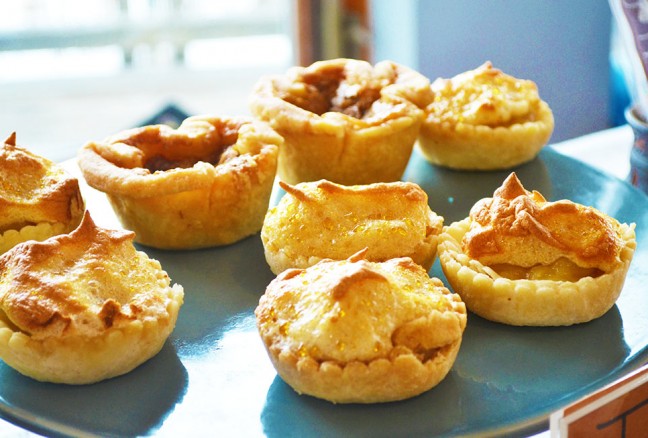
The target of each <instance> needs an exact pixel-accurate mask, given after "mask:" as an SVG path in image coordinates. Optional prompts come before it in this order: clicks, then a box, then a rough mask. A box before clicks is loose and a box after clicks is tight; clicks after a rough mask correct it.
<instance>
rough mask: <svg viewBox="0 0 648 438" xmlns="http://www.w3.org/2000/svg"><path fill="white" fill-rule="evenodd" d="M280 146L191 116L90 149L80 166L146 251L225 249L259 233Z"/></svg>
mask: <svg viewBox="0 0 648 438" xmlns="http://www.w3.org/2000/svg"><path fill="white" fill-rule="evenodd" d="M282 143H283V139H282V138H281V137H280V136H279V135H277V133H276V132H274V131H273V130H272V129H271V128H270V127H269V126H267V125H266V124H265V123H263V122H259V121H254V120H252V119H248V118H244V117H239V118H219V117H210V116H194V117H190V118H188V119H186V120H185V121H184V122H183V123H182V124H181V125H180V127H178V129H172V128H170V127H168V126H165V125H154V126H146V127H143V128H136V129H131V130H127V131H125V132H122V133H119V134H117V135H115V136H113V137H110V138H108V139H106V140H105V141H103V142H99V143H94V142H90V143H88V144H86V145H85V146H84V147H83V148H82V149H81V151H80V152H79V166H80V168H81V171H82V172H83V176H84V177H85V179H86V180H87V182H88V184H89V185H90V186H92V187H94V188H96V189H98V190H100V191H102V192H105V193H106V195H107V197H108V199H109V201H110V203H111V205H112V207H113V209H114V210H115V212H116V214H117V216H118V218H119V220H120V221H121V223H122V225H123V226H124V228H126V229H129V230H133V231H135V233H136V237H135V240H136V241H137V242H140V243H142V244H144V245H148V246H152V247H156V248H167V249H187V248H201V247H209V246H217V245H226V244H230V243H233V242H236V241H238V240H240V239H242V238H244V237H247V236H249V235H252V234H254V233H256V232H258V231H259V230H260V229H261V226H262V224H263V217H264V216H265V213H266V211H267V209H268V203H269V200H270V194H271V191H272V185H273V183H274V178H275V174H276V170H277V154H278V148H279V146H280V145H281V144H282Z"/></svg>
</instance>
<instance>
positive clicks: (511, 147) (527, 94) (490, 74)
mask: <svg viewBox="0 0 648 438" xmlns="http://www.w3.org/2000/svg"><path fill="white" fill-rule="evenodd" d="M432 91H433V92H434V100H433V101H432V103H430V104H429V105H428V106H427V107H426V108H425V118H424V121H423V124H422V125H421V129H420V135H419V141H418V145H419V148H420V150H421V152H422V153H423V155H424V157H425V158H426V159H427V160H428V161H430V162H431V163H433V164H437V165H441V166H445V167H450V168H454V169H472V170H492V169H507V168H511V167H514V166H517V165H519V164H522V163H525V162H527V161H530V160H532V159H533V158H534V157H535V156H536V155H537V154H538V153H539V152H540V150H541V149H542V148H543V147H544V145H545V144H547V142H548V141H549V138H550V137H551V134H552V132H553V128H554V119H553V113H552V112H551V109H550V108H549V105H547V103H546V102H544V101H543V100H541V99H540V96H539V94H538V87H537V85H536V84H535V83H534V82H532V81H529V80H522V79H517V78H514V77H512V76H509V75H507V74H504V73H503V72H502V71H501V70H498V69H495V68H493V66H492V64H491V63H490V62H486V63H484V64H483V65H481V66H480V67H478V68H477V69H475V70H470V71H467V72H464V73H461V74H459V75H457V76H455V77H453V78H451V79H443V78H439V79H437V80H435V81H434V82H433V83H432Z"/></svg>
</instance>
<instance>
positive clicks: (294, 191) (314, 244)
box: [261, 180, 443, 274]
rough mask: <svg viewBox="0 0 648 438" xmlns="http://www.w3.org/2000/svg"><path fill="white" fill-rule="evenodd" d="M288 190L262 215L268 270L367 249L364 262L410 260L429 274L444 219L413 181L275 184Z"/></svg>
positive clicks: (305, 266)
mask: <svg viewBox="0 0 648 438" xmlns="http://www.w3.org/2000/svg"><path fill="white" fill-rule="evenodd" d="M279 184H280V186H281V187H282V188H283V189H284V190H285V191H286V192H287V193H286V194H285V195H284V196H283V198H282V199H281V201H280V202H279V204H278V205H277V206H275V207H273V208H271V209H270V210H268V213H267V214H266V218H265V221H264V224H263V228H262V229H261V239H262V241H263V247H264V251H265V257H266V261H267V262H268V264H269V265H270V268H271V270H272V272H274V273H275V274H279V273H280V272H282V271H284V270H286V269H288V268H307V267H309V266H312V265H314V264H315V263H317V262H319V261H320V260H322V259H327V258H328V259H334V260H344V259H346V258H348V257H350V256H351V255H353V254H355V253H356V252H358V251H360V250H362V249H363V248H367V253H366V258H367V260H371V261H385V260H389V259H392V258H397V257H410V258H411V259H413V260H414V262H416V263H418V264H419V265H421V266H423V267H424V268H425V269H426V270H429V269H430V268H431V266H432V263H433V262H434V259H435V257H436V247H437V240H438V236H439V234H440V233H441V230H442V228H443V218H442V217H441V216H438V215H436V214H435V213H434V212H433V211H432V210H431V209H430V207H429V206H428V197H427V194H426V193H425V192H424V191H423V190H422V189H421V188H420V187H419V186H418V185H416V184H414V183H411V182H392V183H374V184H368V185H357V186H343V185H339V184H335V183H332V182H330V181H326V180H321V181H316V182H308V183H300V184H297V185H294V186H291V185H289V184H286V183H284V182H282V181H280V182H279Z"/></svg>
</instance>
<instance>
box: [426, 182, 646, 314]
mask: <svg viewBox="0 0 648 438" xmlns="http://www.w3.org/2000/svg"><path fill="white" fill-rule="evenodd" d="M635 247H636V239H635V232H634V224H631V225H627V224H621V223H619V222H617V221H616V220H615V219H614V218H611V217H609V216H607V215H605V214H603V213H601V212H599V211H598V210H596V209H594V208H592V207H585V206H582V205H580V204H575V203H572V202H570V201H557V202H548V201H546V200H545V199H544V198H543V197H542V195H541V194H539V193H537V192H528V191H526V190H525V189H524V187H522V185H521V183H520V181H519V180H518V179H517V177H516V176H515V174H511V176H509V178H507V180H506V181H505V182H504V184H503V185H502V187H501V188H499V189H498V190H496V191H495V193H494V196H493V198H485V199H483V200H481V201H479V202H478V203H476V204H475V206H474V207H473V209H472V210H471V213H470V216H469V217H468V218H466V219H464V220H462V221H459V222H455V223H453V224H451V225H450V226H448V227H445V228H444V231H443V233H442V234H441V236H440V237H439V248H438V251H439V259H440V261H441V266H442V268H443V271H444V273H445V275H446V277H447V279H448V281H449V282H450V284H451V286H452V287H453V289H454V290H455V291H456V292H457V293H459V295H461V297H462V299H463V300H464V302H465V303H466V306H467V307H468V309H469V310H471V311H473V312H475V313H477V314H478V315H480V316H482V317H484V318H487V319H491V320H493V321H498V322H503V323H507V324H513V325H570V324H575V323H581V322H586V321H590V320H592V319H595V318H598V317H599V316H601V315H603V314H604V313H605V312H607V310H609V309H610V308H611V307H612V306H613V305H614V303H615V301H616V299H617V298H618V296H619V294H620V293H621V290H622V288H623V284H624V281H625V277H626V274H627V271H628V269H629V267H630V263H631V261H632V257H633V255H634V250H635Z"/></svg>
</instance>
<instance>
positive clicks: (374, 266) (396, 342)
mask: <svg viewBox="0 0 648 438" xmlns="http://www.w3.org/2000/svg"><path fill="white" fill-rule="evenodd" d="M255 314H256V318H257V326H258V330H259V333H260V335H261V338H262V340H263V342H264V345H265V347H266V349H267V352H268V355H269V357H270V359H271V361H272V363H273V365H274V367H275V368H276V370H277V372H278V374H279V375H280V376H281V378H282V379H283V380H284V381H285V382H286V383H287V384H288V385H290V386H291V387H292V388H293V389H294V390H295V391H297V392H298V393H300V394H302V393H303V394H308V395H311V396H315V397H318V398H322V399H325V400H329V401H331V402H333V403H378V402H388V401H395V400H402V399H406V398H409V397H414V396H416V395H418V394H421V393H423V392H425V391H427V390H429V389H431V388H433V387H434V386H436V385H437V384H438V383H439V382H441V381H442V380H443V379H444V378H445V376H446V375H447V373H448V372H449V370H450V369H451V367H452V366H453V364H454V361H455V358H456V356H457V353H458V351H459V347H460V345H461V339H462V335H463V331H464V328H465V326H466V309H465V306H464V304H463V303H462V302H461V299H460V298H459V296H458V295H456V294H452V293H450V291H449V290H448V289H447V288H445V287H444V286H443V283H442V282H441V280H439V279H437V278H430V277H429V276H428V274H427V272H426V271H425V270H424V269H423V268H421V266H420V265H418V264H416V263H414V262H412V260H411V259H409V258H399V259H392V260H388V261H386V262H381V263H376V262H369V261H367V260H365V259H364V255H363V253H362V252H360V253H358V254H355V255H353V256H352V257H350V258H349V259H347V260H338V261H333V260H323V261H321V262H320V263H318V264H316V265H314V266H311V267H309V268H307V269H289V270H287V271H284V272H283V273H281V274H280V275H279V276H278V277H277V278H276V279H275V280H273V281H272V282H271V283H270V285H269V286H268V288H267V289H266V291H265V294H264V295H263V296H262V297H261V299H260V301H259V305H258V307H257V309H256V311H255Z"/></svg>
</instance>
